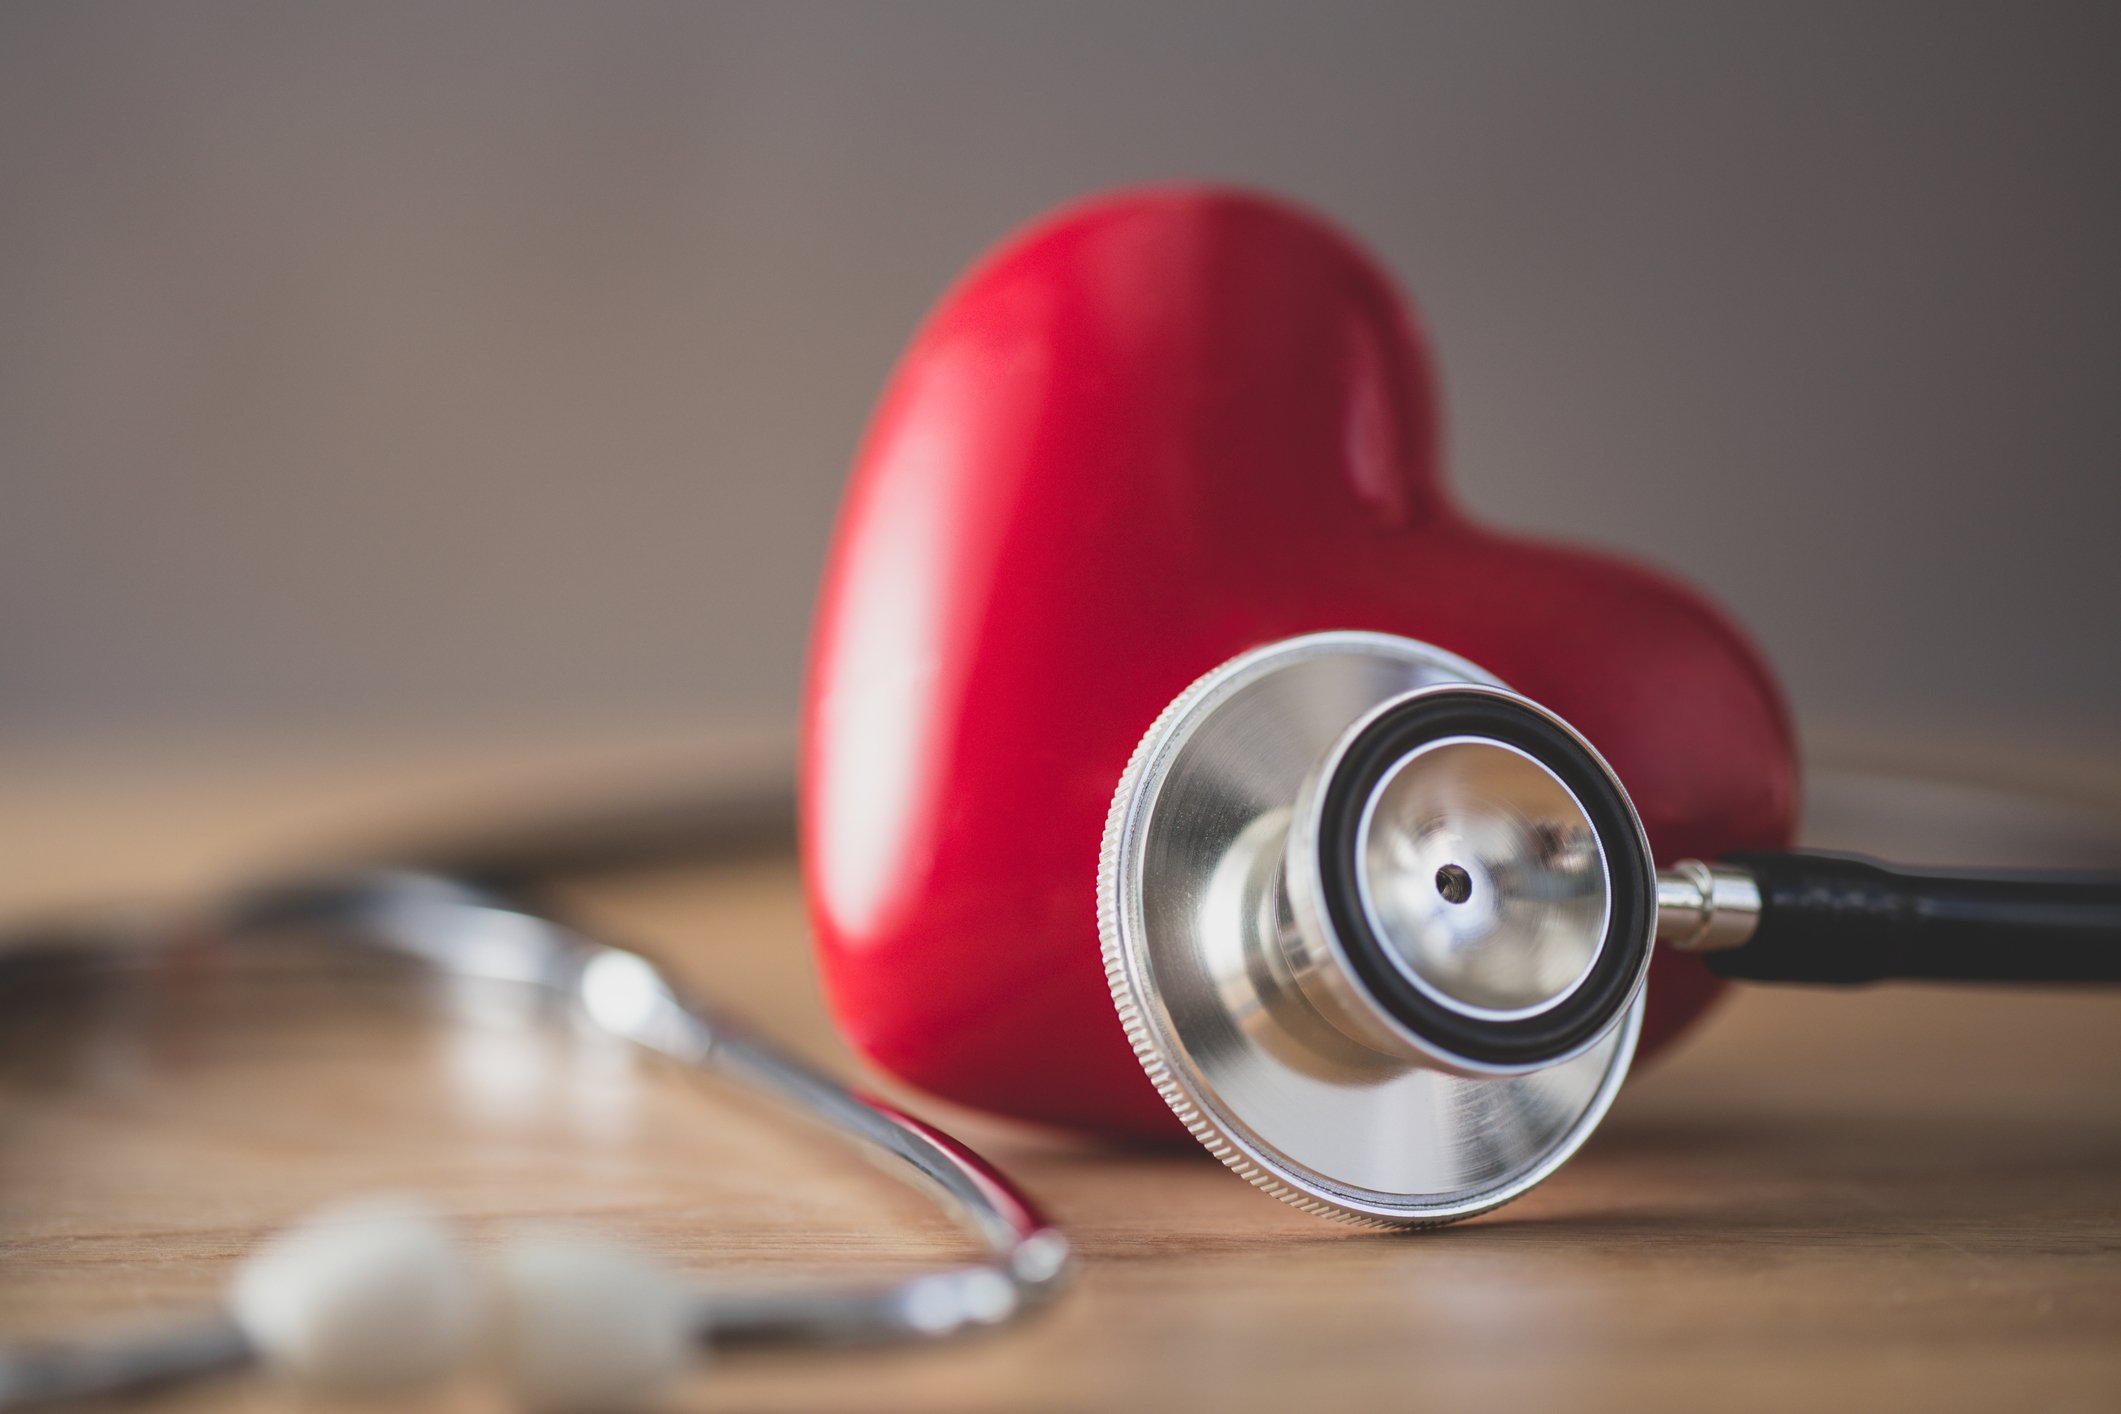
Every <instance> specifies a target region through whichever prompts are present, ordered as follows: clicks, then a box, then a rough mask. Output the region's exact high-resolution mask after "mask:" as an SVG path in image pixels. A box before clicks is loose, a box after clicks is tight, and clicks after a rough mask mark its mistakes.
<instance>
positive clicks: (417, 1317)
mask: <svg viewBox="0 0 2121 1414" xmlns="http://www.w3.org/2000/svg"><path fill="white" fill-rule="evenodd" d="M228 1304H229V1313H230V1316H231V1318H232V1319H233V1321H234V1323H235V1326H236V1327H237V1329H238V1330H239V1331H240V1332H241V1334H242V1336H243V1338H244V1340H246V1341H247V1342H248V1343H249V1346H250V1348H251V1351H252V1353H253V1354H254V1355H255V1356H256V1357H257V1359H258V1360H259V1361H260V1363H262V1364H263V1365H265V1366H266V1367H267V1368H269V1369H271V1370H272V1371H273V1372H275V1373H276V1374H278V1375H280V1376H281V1377H283V1378H285V1379H287V1380H288V1381H290V1382H291V1383H293V1384H294V1385H295V1386H296V1387H298V1388H300V1389H302V1390H305V1391H308V1392H311V1393H315V1394H318V1395H321V1396H326V1397H329V1396H339V1395H387V1394H402V1393H405V1392H407V1391H410V1390H412V1389H416V1388H420V1387H423V1386H428V1385H433V1384H437V1383H441V1382H444V1381H447V1380H450V1379H453V1378H455V1377H457V1376H459V1375H462V1374H464V1373H466V1372H468V1371H471V1370H473V1369H476V1368H479V1367H481V1366H485V1367H488V1368H489V1369H490V1371H491V1373H492V1374H493V1375H494V1376H495V1377H496V1378H497V1380H498V1381H499V1383H500V1384H501V1386H502V1387H503V1388H504V1389H505V1390H506V1391H507V1393H508V1395H509V1398H510V1402H511V1407H514V1408H521V1409H528V1410H537V1411H550V1412H551V1414H569V1411H596V1410H612V1409H624V1408H630V1407H633V1406H634V1405H635V1404H636V1403H638V1402H639V1401H640V1400H641V1399H643V1398H645V1397H646V1396H648V1395H649V1394H651V1393H652V1392H653V1391H654V1390H656V1389H657V1388H659V1387H660V1386H661V1385H663V1384H664V1383H665V1382H667V1381H668V1380H670V1379H671V1378H673V1377H674V1376H676V1375H677V1374H678V1373H679V1372H680V1371H682V1370H684V1369H685V1368H687V1366H688V1365H689V1364H691V1363H694V1362H695V1361H696V1360H697V1358H698V1355H699V1353H700V1351H701V1350H702V1349H703V1348H704V1342H703V1341H702V1340H701V1335H702V1331H701V1328H700V1326H701V1322H700V1310H699V1307H700V1303H699V1301H698V1299H697V1297H696V1295H695V1294H694V1293H693V1292H691V1291H690V1290H688V1288H687V1286H686V1284H685V1283H684V1282H683V1281H682V1280H681V1279H680V1278H679V1277H678V1275H677V1274H676V1273H675V1272H673V1271H671V1270H670V1269H669V1268H667V1267H666V1266H664V1265H663V1264H662V1263H660V1262H657V1261H655V1260H654V1259H653V1258H650V1257H648V1256H646V1255H645V1254H643V1253H640V1252H637V1251H635V1250H633V1249H632V1248H630V1247H626V1246H624V1245H622V1244H619V1243H615V1242H611V1241H609V1240H605V1239H601V1238H594V1237H586V1236H582V1235H578V1234H573V1233H566V1232H537V1231H533V1232H528V1233H524V1234H522V1235H519V1236H517V1237H515V1238H513V1239H511V1240H510V1241H508V1242H507V1243H506V1244H504V1245H503V1246H502V1247H501V1249H500V1250H499V1251H498V1252H497V1253H496V1254H495V1256H494V1260H493V1262H492V1263H491V1264H490V1266H489V1267H488V1268H487V1269H486V1270H485V1271H483V1272H482V1271H480V1270H479V1269H478V1268H477V1267H476V1266H475V1264H474V1263H473V1262H472V1260H471V1259H470V1257H469V1255H468V1254H467V1253H466V1252H465V1250H464V1248H463V1246H462V1245H461V1243H460V1242H459V1240H458V1238H457V1235H456V1233H455V1232H454V1231H453V1230H452V1228H451V1226H450V1224H449V1223H448V1222H447V1221H446V1220H445V1219H444V1218H443V1216H442V1215H441V1213H440V1212H439V1211H438V1210H436V1209H434V1208H432V1207H430V1206H428V1205H427V1204H425V1203H422V1202H419V1201H418V1200H415V1199H409V1198H399V1197H379V1198H370V1199H362V1200H356V1201H353V1202H349V1203H343V1204H337V1205H334V1206H332V1207H329V1208H326V1209H323V1210H322V1211H319V1212H317V1213H314V1214H312V1215H311V1216H309V1217H307V1218H305V1219H303V1220H302V1221H300V1222H298V1223H296V1224H295V1225H293V1226H292V1227H290V1228H288V1229H287V1230H286V1231H284V1232H282V1233H280V1234H279V1235H278V1236H277V1237H275V1238H273V1239H272V1240H271V1241H269V1242H267V1243H266V1244H265V1245H264V1246H262V1247H260V1248H259V1249H258V1251H257V1252H255V1253H254V1254H252V1256H251V1257H250V1258H249V1259H248V1260H247V1261H246V1262H245V1263H244V1264H243V1266H242V1267H241V1269H240V1270H239V1271H238V1273H237V1275H236V1278H235V1281H234V1282H233V1283H232V1285H231V1287H230V1290H229V1301H228Z"/></svg>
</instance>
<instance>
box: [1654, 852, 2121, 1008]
mask: <svg viewBox="0 0 2121 1414" xmlns="http://www.w3.org/2000/svg"><path fill="white" fill-rule="evenodd" d="M1657 935H1658V938H1659V939H1660V941H1662V942H1664V943H1666V944H1667V945H1668V946H1671V947H1673V948H1676V949H1678V950H1680V951H1683V952H1695V953H1699V954H1700V955H1701V957H1702V959H1703V960H1704V961H1705V962H1706V963H1707V964H1708V966H1709V969H1710V970H1711V971H1712V972H1715V973H1716V974H1718V975H1719V976H1723V977H1730V978H1736V979H1743V980H1745V981H1749V982H1798V983H1824V984H1830V985H1832V984H1838V985H1851V984H1855V983H1860V982H1883V981H1890V980H1896V979H1901V980H1929V981H1952V982H2032V983H2040V982H2053V983H2101V982H2121V874H2113V873H2087V872H2074V871H2047V870H2042V871H2033V870H1973V869H1910V868H1906V867H1904V866H1901V865H1896V864H1885V863H1881V862H1879V861H1877V860H1874V859H1865V858H1862V857H1860V856H1856V855H1842V854H1824V853H1817V852H1811V851H1804V850H1790V851H1785V852H1775V853H1748V854H1737V855H1732V856H1730V857H1728V858H1726V859H1724V860H1721V861H1719V862H1718V863H1716V864H1713V865H1711V864H1704V863H1702V862H1701V861H1699V860H1692V859H1689V860H1682V861H1680V862H1679V863H1678V864H1677V865H1675V866H1673V867H1672V868H1671V869H1667V870H1664V871H1662V872H1661V873H1659V875H1658V876H1657Z"/></svg>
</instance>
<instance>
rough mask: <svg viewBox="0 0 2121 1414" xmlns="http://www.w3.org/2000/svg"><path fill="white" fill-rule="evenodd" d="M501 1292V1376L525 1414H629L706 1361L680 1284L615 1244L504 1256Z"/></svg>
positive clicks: (525, 1247)
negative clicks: (620, 1413) (529, 1413)
mask: <svg viewBox="0 0 2121 1414" xmlns="http://www.w3.org/2000/svg"><path fill="white" fill-rule="evenodd" d="M497 1287H498V1290H497V1293H496V1294H497V1306H498V1309H497V1311H496V1322H495V1324H496V1337H497V1339H496V1346H497V1354H498V1357H499V1362H500V1371H501V1377H502V1379H503V1380H504V1382H505V1383H506V1385H507V1387H508V1389H509V1391H510V1393H511V1394H512V1395H513V1396H514V1398H515V1400H516V1402H517V1403H519V1404H520V1405H521V1406H522V1407H523V1408H525V1409H531V1410H538V1411H545V1414H570V1412H571V1414H587V1412H588V1411H594V1410H611V1409H622V1408H626V1407H629V1406H631V1405H632V1404H635V1403H637V1402H638V1401H640V1400H641V1399H643V1398H644V1397H646V1396H647V1395H649V1394H651V1393H653V1392H654V1391H655V1390H656V1389H657V1388H658V1387H659V1386H660V1385H662V1384H663V1383H664V1382H665V1381H667V1380H669V1379H671V1378H672V1377H673V1376H675V1375H676V1374H677V1373H678V1372H679V1371H681V1370H683V1369H684V1368H685V1367H686V1365H687V1364H688V1363H689V1362H691V1361H694V1360H696V1359H698V1358H699V1357H700V1356H701V1355H702V1354H703V1353H704V1347H703V1346H702V1345H701V1343H700V1342H699V1340H698V1339H697V1335H698V1319H697V1315H696V1308H695V1303H694V1302H693V1301H692V1300H691V1298H690V1296H689V1295H688V1293H687V1291H686V1289H685V1287H684V1284H683V1283H682V1282H681V1281H679V1279H678V1277H677V1275H676V1274H675V1273H674V1272H672V1271H671V1270H670V1269H669V1268H667V1267H665V1266H664V1265H663V1264H661V1263H660V1262H657V1261H655V1260H654V1259H652V1258H650V1257H648V1256H646V1255H645V1254H643V1253H640V1252H637V1251H635V1250H633V1249H631V1248H628V1247H624V1246H621V1245H619V1244H617V1243H612V1242H606V1241H599V1240H595V1239H592V1238H586V1237H579V1236H574V1235H569V1234H559V1233H539V1234H534V1235H531V1236H528V1237H524V1238H521V1239H519V1240H518V1241H516V1242H514V1243H512V1244H510V1245H509V1247H508V1248H507V1249H506V1250H505V1251H504V1252H503V1253H502V1254H501V1258H500V1264H499V1272H498V1282H497Z"/></svg>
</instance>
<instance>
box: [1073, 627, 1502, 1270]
mask: <svg viewBox="0 0 2121 1414" xmlns="http://www.w3.org/2000/svg"><path fill="white" fill-rule="evenodd" d="M1231 661H1235V660H1234V659H1233V660H1231ZM1229 666H1230V664H1229V662H1224V663H1220V664H1218V665H1217V666H1215V667H1213V668H1211V669H1209V670H1208V671H1207V672H1205V673H1203V674H1201V675H1200V676H1199V677H1198V678H1196V679H1194V680H1193V682H1192V683H1190V684H1189V685H1188V686H1187V687H1186V690H1185V691H1183V692H1181V693H1180V694H1179V695H1178V696H1177V697H1175V698H1173V699H1172V700H1171V704H1170V705H1169V706H1168V707H1166V708H1164V710H1163V711H1162V712H1159V713H1158V714H1157V716H1156V720H1155V721H1153V722H1151V723H1150V724H1149V729H1148V730H1147V731H1146V732H1143V733H1142V738H1141V740H1140V741H1139V742H1137V743H1136V744H1135V747H1134V752H1133V754H1132V755H1131V756H1129V757H1128V758H1127V768H1126V769H1125V770H1124V771H1122V772H1120V776H1119V785H1118V786H1117V787H1116V788H1115V789H1114V790H1113V792H1112V806H1111V808H1110V809H1109V810H1107V811H1106V812H1105V834H1104V840H1103V843H1102V844H1101V845H1100V846H1099V848H1098V853H1097V936H1098V944H1099V946H1100V948H1101V949H1102V950H1103V952H1104V958H1105V985H1106V987H1107V988H1109V989H1110V991H1111V993H1112V1007H1113V1009H1114V1010H1115V1011H1117V1012H1118V1013H1119V1020H1120V1025H1121V1026H1122V1027H1124V1028H1125V1029H1126V1032H1127V1043H1128V1045H1130V1046H1132V1047H1133V1048H1134V1059H1135V1060H1136V1061H1138V1062H1139V1063H1140V1064H1141V1068H1142V1070H1143V1072H1144V1073H1145V1074H1146V1075H1147V1076H1148V1077H1149V1081H1150V1083H1151V1084H1153V1085H1154V1086H1155V1087H1156V1093H1157V1094H1159V1095H1161V1096H1163V1100H1164V1103H1165V1104H1166V1105H1169V1106H1170V1107H1171V1113H1173V1114H1175V1115H1177V1116H1178V1119H1179V1123H1181V1124H1183V1125H1185V1127H1186V1132H1187V1133H1189V1134H1191V1135H1192V1136H1193V1137H1194V1138H1195V1139H1196V1140H1198V1141H1199V1142H1200V1145H1201V1147H1202V1148H1204V1149H1206V1150H1207V1151H1208V1152H1209V1153H1211V1154H1213V1155H1214V1156H1215V1157H1216V1158H1217V1159H1219V1160H1221V1161H1222V1164H1223V1167H1225V1168H1227V1169H1229V1170H1230V1172H1232V1173H1234V1174H1236V1175H1237V1176H1238V1177H1239V1178H1242V1179H1243V1180H1244V1181H1245V1182H1247V1183H1249V1184H1251V1185H1252V1186H1253V1187H1254V1188H1257V1189H1259V1190H1260V1191H1261V1192H1262V1193H1265V1194H1268V1195H1269V1196H1271V1197H1274V1198H1279V1199H1280V1200H1281V1201H1282V1202H1284V1203H1287V1204H1288V1205H1289V1206H1290V1207H1292V1208H1295V1209H1298V1210H1299V1211H1301V1212H1305V1213H1310V1214H1313V1215H1314V1216H1317V1217H1322V1218H1332V1219H1334V1220H1335V1221H1337V1222H1344V1223H1348V1224H1351V1225H1353V1226H1355V1227H1367V1228H1381V1229H1384V1230H1386V1231H1400V1232H1407V1231H1414V1230H1417V1229H1421V1228H1431V1227H1447V1226H1449V1225H1450V1224H1452V1223H1456V1222H1463V1221H1465V1220H1466V1219H1467V1218H1474V1217H1479V1216H1480V1215H1481V1214H1483V1213H1492V1212H1494V1211H1495V1210H1496V1209H1497V1208H1500V1207H1502V1206H1503V1205H1504V1204H1507V1203H1510V1202H1514V1201H1515V1200H1516V1199H1517V1198H1518V1197H1521V1196H1523V1195H1522V1194H1512V1195H1511V1196H1510V1197H1507V1198H1502V1199H1499V1200H1497V1201H1496V1202H1494V1203H1491V1204H1489V1205H1488V1206H1486V1207H1484V1208H1476V1209H1474V1210H1472V1211H1471V1212H1466V1213H1456V1214H1453V1215H1452V1216H1450V1217H1444V1218H1388V1217H1383V1216H1380V1215H1379V1214H1376V1213H1366V1212H1363V1211H1361V1210H1360V1209H1357V1208H1349V1207H1345V1206H1343V1205H1341V1204H1339V1203H1335V1202H1333V1201H1331V1200H1330V1199H1326V1198H1320V1197H1318V1196H1316V1195H1315V1194H1311V1193H1306V1192H1304V1191H1303V1190H1302V1189H1300V1188H1294V1187H1292V1186H1290V1185H1289V1184H1287V1183H1284V1182H1283V1181H1282V1180H1281V1179H1279V1178H1277V1177H1276V1176H1275V1175H1274V1174H1272V1173H1270V1172H1268V1171H1267V1170H1265V1169H1263V1168H1261V1167H1260V1166H1259V1164H1257V1163H1256V1162H1254V1160H1253V1159H1252V1157H1251V1155H1249V1154H1247V1153H1246V1152H1245V1151H1244V1149H1243V1148H1241V1147H1240V1146H1239V1145H1238V1144H1236V1143H1235V1142H1234V1141H1233V1140H1232V1139H1231V1138H1230V1137H1229V1136H1228V1135H1226V1134H1224V1133H1223V1132H1222V1130H1221V1129H1220V1128H1219V1127H1217V1125H1216V1123H1215V1121H1214V1120H1213V1119H1211V1118H1209V1117H1208V1115H1207V1114H1206V1113H1205V1112H1203V1111H1202V1109H1201V1108H1200V1106H1199V1105H1197V1104H1195V1103H1194V1102H1193V1098H1192V1096H1191V1095H1189V1094H1188V1093H1187V1092H1186V1089H1185V1086H1184V1085H1183V1084H1181V1083H1180V1081H1179V1079H1178V1077H1177V1076H1176V1075H1174V1074H1173V1073H1172V1071H1171V1066H1170V1064H1169V1063H1168V1062H1167V1061H1166V1060H1165V1059H1164V1057H1163V1055H1162V1053H1161V1052H1160V1051H1159V1050H1158V1048H1157V1045H1156V1040H1155V1038H1154V1037H1153V1036H1152V1035H1151V1034H1150V1032H1149V1025H1148V1021H1147V1020H1146V1018H1145V1017H1144V1016H1143V1014H1142V1007H1141V999H1140V998H1139V997H1137V996H1136V995H1135V990H1134V984H1133V982H1132V981H1131V980H1130V979H1129V978H1128V976H1127V968H1126V963H1125V961H1124V959H1123V958H1122V955H1121V948H1120V937H1119V890H1118V881H1119V846H1120V835H1121V833H1122V831H1123V829H1124V826H1125V821H1126V816H1127V806H1128V805H1129V803H1130V802H1131V800H1132V798H1133V795H1134V792H1135V789H1136V787H1137V786H1138V785H1139V784H1140V780H1141V776H1142V773H1143V772H1144V771H1146V770H1147V769H1148V763H1149V761H1150V759H1151V758H1152V757H1153V756H1154V755H1155V752H1154V750H1153V748H1154V747H1156V746H1158V745H1160V744H1161V738H1162V737H1163V735H1164V730H1165V728H1166V727H1167V726H1168V725H1169V724H1170V723H1171V721H1172V720H1173V719H1174V718H1176V717H1178V716H1181V715H1183V714H1184V713H1185V712H1187V711H1190V710H1191V709H1192V708H1193V707H1194V706H1195V705H1196V704H1197V703H1198V702H1199V701H1200V699H1201V698H1203V697H1205V696H1206V695H1207V694H1208V693H1209V692H1211V691H1213V690H1214V688H1215V686H1216V684H1217V680H1218V679H1220V678H1221V677H1222V676H1223V673H1224V670H1225V669H1227V668H1228V667H1229ZM1535 1186H1536V1185H1535Z"/></svg>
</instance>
